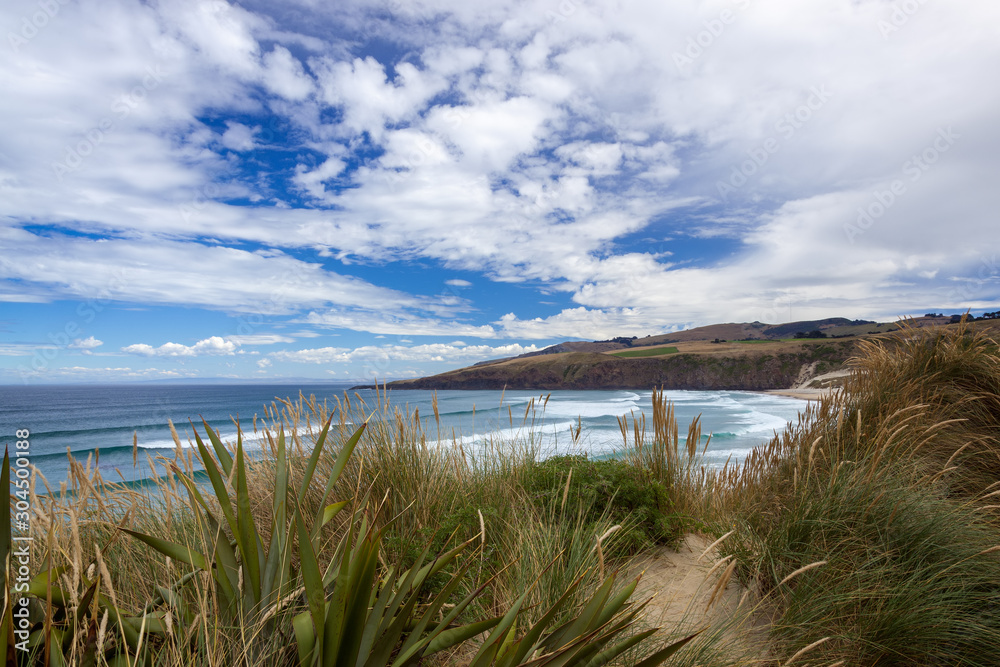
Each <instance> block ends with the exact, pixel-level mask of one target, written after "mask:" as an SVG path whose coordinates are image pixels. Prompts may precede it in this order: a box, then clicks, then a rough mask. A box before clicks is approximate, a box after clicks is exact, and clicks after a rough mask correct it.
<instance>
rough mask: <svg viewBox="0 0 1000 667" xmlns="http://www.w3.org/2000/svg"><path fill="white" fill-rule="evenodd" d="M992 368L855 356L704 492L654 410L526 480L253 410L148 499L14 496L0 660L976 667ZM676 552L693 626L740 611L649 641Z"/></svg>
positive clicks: (496, 446)
mask: <svg viewBox="0 0 1000 667" xmlns="http://www.w3.org/2000/svg"><path fill="white" fill-rule="evenodd" d="M997 349H998V348H997V343H996V340H995V339H994V338H993V337H992V336H991V335H990V333H989V330H985V329H973V328H972V327H970V326H965V325H962V326H958V327H948V328H942V329H936V330H913V329H908V328H904V329H903V330H902V331H900V332H897V333H896V334H895V335H892V336H883V337H879V338H877V339H873V340H872V341H870V342H869V343H867V344H866V345H865V346H864V348H863V349H862V351H861V354H860V355H859V357H858V358H857V359H855V360H853V362H852V364H853V368H854V371H853V374H852V375H851V377H850V378H849V381H848V383H847V384H846V386H845V387H844V389H843V390H841V391H839V392H838V393H837V394H836V395H834V396H832V397H830V398H828V399H826V400H824V401H822V402H820V403H818V404H814V405H812V406H811V407H810V408H809V409H808V410H807V411H806V412H805V413H804V414H803V415H802V416H801V417H800V419H799V421H798V423H796V424H792V425H789V427H788V428H787V429H786V430H785V431H784V432H782V433H781V434H779V435H777V436H776V437H775V438H774V439H773V440H771V441H770V442H768V443H766V444H765V445H762V446H761V447H759V448H757V449H756V450H754V451H753V452H752V453H751V454H750V455H749V456H748V457H747V458H746V459H745V460H744V461H742V462H738V463H737V462H732V461H731V462H729V463H727V464H726V465H725V466H724V467H723V468H721V469H719V468H706V467H705V466H704V465H703V464H702V454H703V452H704V449H705V448H706V447H707V446H708V438H705V437H703V436H702V434H701V427H702V425H701V423H700V421H699V420H695V422H694V423H692V424H691V425H690V426H689V428H688V437H687V439H686V440H682V439H681V438H680V437H679V430H680V429H679V425H678V424H677V422H676V420H675V418H674V415H673V410H672V406H670V404H669V403H668V402H667V401H666V400H665V398H664V395H663V394H662V393H660V392H657V393H656V395H655V396H654V411H653V418H652V420H651V422H650V423H649V424H647V423H646V420H645V419H644V418H642V417H640V418H639V419H638V420H634V419H625V418H624V417H623V419H622V420H621V426H622V434H623V449H622V451H621V453H620V458H619V460H617V461H615V462H613V463H611V464H607V465H604V464H603V462H593V461H588V460H586V459H572V458H568V459H557V460H553V461H550V462H542V461H540V460H539V456H538V447H537V443H536V442H533V441H532V440H531V438H530V437H528V436H526V437H524V438H514V439H512V440H508V441H503V440H500V439H494V440H492V441H491V442H490V443H489V444H488V445H487V447H485V448H484V449H478V450H467V449H466V448H464V447H463V446H462V445H460V444H456V445H454V446H451V445H438V444H431V443H440V442H442V440H446V439H447V436H448V435H450V434H442V433H441V432H440V431H441V429H440V425H439V420H438V419H437V414H436V412H435V415H434V421H430V420H429V419H428V420H426V421H422V420H421V418H420V417H419V416H418V415H415V414H412V415H411V414H409V413H408V412H406V411H403V410H398V409H395V408H391V407H389V405H388V403H387V402H386V401H385V400H384V397H383V396H380V397H379V400H378V402H377V403H376V404H374V405H367V404H365V403H364V401H362V400H361V398H360V397H359V396H358V395H353V396H348V395H346V394H345V395H344V396H343V397H341V398H338V399H336V401H335V404H332V405H331V404H323V403H319V402H317V401H315V399H312V398H305V397H301V396H300V397H299V399H298V400H295V401H292V400H286V401H276V402H275V403H273V404H272V405H271V406H269V407H268V409H267V419H266V420H255V422H254V423H253V424H245V425H244V427H246V429H247V433H246V439H247V440H249V439H250V438H251V437H252V438H254V439H256V440H258V441H260V442H262V443H263V447H262V449H261V450H260V452H259V453H257V454H255V455H254V456H248V455H247V452H246V451H245V447H244V444H245V443H222V442H218V438H217V437H216V436H215V434H214V433H212V432H211V431H210V429H204V428H203V429H202V430H201V433H200V436H199V437H201V438H202V441H201V443H200V446H198V444H199V443H195V444H196V447H195V448H193V449H192V448H182V447H181V444H182V443H180V441H179V438H178V443H177V444H178V449H177V452H176V454H175V455H174V456H173V457H170V458H169V459H160V460H158V461H148V462H147V463H148V465H150V467H151V470H152V472H153V473H154V479H153V482H152V484H153V486H154V487H155V488H154V491H153V492H149V491H148V490H147V491H143V490H141V489H137V488H134V487H132V486H129V485H125V484H120V483H115V482H113V481H109V480H105V479H103V478H102V476H101V474H100V472H99V471H98V470H97V467H96V466H95V465H93V463H94V462H93V461H91V460H88V461H82V462H81V461H71V462H70V476H69V481H68V483H67V484H66V485H64V487H62V488H60V489H47V488H43V487H44V480H43V479H42V478H40V477H35V478H33V479H32V482H31V485H30V488H29V489H28V490H26V493H27V494H28V496H29V500H30V505H31V507H32V512H33V515H32V523H33V529H34V531H35V534H36V536H37V537H38V539H36V540H35V542H33V543H32V544H31V553H30V560H31V563H32V567H33V570H32V576H33V580H32V581H31V586H30V590H29V591H28V593H29V595H28V597H27V600H28V609H29V618H28V620H27V623H28V630H29V636H30V638H29V641H28V645H27V646H26V647H27V648H29V649H30V650H29V651H28V652H24V651H19V650H18V649H16V648H15V645H16V644H17V642H18V640H19V639H20V638H21V635H15V634H14V630H15V629H17V628H19V627H20V625H15V623H18V624H19V623H20V619H18V618H15V616H14V612H15V609H17V607H16V606H15V599H14V596H12V595H8V596H7V597H6V598H5V600H4V607H3V609H4V615H3V621H2V623H3V630H2V631H0V649H2V652H4V653H5V657H6V658H7V659H8V662H10V661H12V660H13V661H15V662H17V664H24V665H27V664H32V665H36V664H37V665H42V664H48V665H61V664H68V665H126V664H128V665H139V664H148V665H167V666H169V665H188V664H193V665H220V664H222V665H234V666H235V665H259V664H274V665H332V664H338V665H340V664H351V665H371V666H372V667H376V666H378V667H381V665H393V664H398V665H400V666H402V665H404V664H435V665H436V664H456V665H476V666H477V667H479V666H482V665H493V664H496V665H517V664H538V665H541V664H573V665H592V666H593V667H597V665H599V664H608V663H611V664H622V665H641V666H642V667H647V666H649V665H652V664H655V663H658V662H662V661H667V662H668V664H671V665H675V666H680V665H685V666H691V667H694V665H701V666H702V667H709V666H716V665H719V666H721V665H733V666H737V665H740V666H742V665H769V666H777V665H785V664H791V665H807V664H809V665H838V664H850V665H983V666H986V665H997V664H1000V512H998V509H1000V444H998V433H1000V361H998V352H997ZM533 408H534V409H537V410H544V400H543V399H540V400H539V401H537V403H535V404H532V405H531V406H529V409H528V410H526V412H525V415H524V417H523V418H524V419H525V420H528V421H530V420H531V419H533V418H534V417H533V416H532V415H533V413H534V410H533ZM508 414H509V416H510V419H511V421H512V422H513V420H514V415H513V413H512V412H511V411H508ZM518 417H520V415H518ZM362 423H365V424H366V426H364V427H360V425H361V424H362ZM251 428H252V434H251V432H250V431H251ZM362 429H363V430H362ZM425 431H431V432H432V433H433V437H428V436H427V434H426V433H425ZM525 432H526V433H527V432H530V430H525ZM598 463H601V465H598ZM200 468H206V469H207V472H198V470H199V469H200ZM5 470H7V469H6V468H5ZM4 474H5V475H6V474H7V473H4ZM7 481H8V483H9V479H8V480H7ZM2 483H3V480H0V484H2ZM22 492H25V491H24V490H22ZM17 499H18V497H17V496H12V500H14V501H15V502H16V500H17ZM6 510H9V507H8V508H6ZM6 510H5V511H3V512H0V513H2V514H3V515H5V516H6V515H8V514H9V512H8V511H6ZM689 530H700V531H702V532H705V533H709V534H711V535H713V536H714V537H710V538H709V541H714V542H715V543H714V544H712V545H711V546H710V547H709V548H708V549H706V550H705V554H703V557H704V558H706V559H707V558H709V557H710V556H709V554H711V553H714V551H718V552H720V556H719V558H720V559H719V560H718V561H716V563H715V564H714V565H712V566H711V567H709V569H711V570H712V577H711V580H707V581H706V583H705V587H706V588H705V590H706V591H707V593H709V594H710V595H707V597H708V598H709V606H711V605H712V604H717V601H718V598H719V596H720V595H721V592H722V590H723V589H724V588H725V587H726V583H729V582H731V581H732V582H738V584H739V586H740V590H741V591H742V593H741V596H740V606H739V609H740V610H742V611H741V612H739V613H737V614H735V615H733V616H731V617H729V618H728V619H722V620H719V621H712V622H711V623H710V624H707V625H706V623H708V622H707V621H693V620H692V621H684V622H682V623H681V624H680V625H679V626H678V627H675V628H665V629H663V630H661V631H659V632H657V631H655V630H654V628H651V627H649V626H648V625H646V624H645V623H644V622H643V621H642V610H643V604H644V603H645V600H643V599H632V597H633V591H634V588H633V584H632V580H631V579H629V578H628V577H626V576H623V575H621V574H616V572H620V571H621V570H622V568H623V567H625V566H627V559H628V557H629V556H630V555H632V554H635V553H637V552H643V551H648V550H650V549H657V548H661V547H662V545H664V544H670V543H672V542H673V541H675V540H676V539H677V538H678V537H679V536H680V535H681V533H682V532H684V531H689ZM4 535H6V536H7V538H4V537H3V536H4ZM9 535H10V533H9V524H7V525H6V526H5V525H3V524H2V523H0V552H2V554H3V555H4V556H5V557H7V556H8V555H10V554H11V551H12V548H13V545H12V543H11V542H10V540H9ZM6 562H7V563H8V567H7V570H6V575H5V579H4V581H5V586H4V588H5V590H9V589H10V587H11V586H12V585H13V584H14V582H15V581H16V573H15V569H14V562H13V561H12V560H11V559H10V558H9V557H7V558H6ZM720 575H721V576H720ZM661 594H662V595H669V594H670V592H669V591H664V592H661ZM11 664H13V663H11Z"/></svg>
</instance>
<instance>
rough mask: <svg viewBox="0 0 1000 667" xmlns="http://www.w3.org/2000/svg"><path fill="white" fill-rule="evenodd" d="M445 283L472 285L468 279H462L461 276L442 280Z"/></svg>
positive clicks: (453, 285)
mask: <svg viewBox="0 0 1000 667" xmlns="http://www.w3.org/2000/svg"><path fill="white" fill-rule="evenodd" d="M444 284H445V285H451V286H452V287H472V283H470V282H469V281H468V280H462V279H461V278H452V279H451V280H446V281H444Z"/></svg>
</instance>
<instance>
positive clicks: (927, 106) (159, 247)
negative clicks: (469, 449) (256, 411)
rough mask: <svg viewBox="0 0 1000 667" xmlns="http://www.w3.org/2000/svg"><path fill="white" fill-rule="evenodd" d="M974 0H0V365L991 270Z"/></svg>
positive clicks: (948, 292)
mask: <svg viewBox="0 0 1000 667" xmlns="http://www.w3.org/2000/svg"><path fill="white" fill-rule="evenodd" d="M998 25H1000V5H998V4H997V3H994V2H987V1H985V0H982V1H970V2H963V3H943V2H930V1H927V0H894V1H892V2H887V1H885V0H853V1H848V0H814V1H813V2H809V3H802V2H797V1H794V0H713V1H710V0H704V1H700V2H696V1H692V0H680V1H678V2H671V3H661V2H643V1H636V2H630V3H616V2H605V1H599V0H587V1H584V0H551V1H542V2H506V1H494V2H483V3H467V2H458V1H457V0H426V1H418V2H405V3H403V2H399V1H398V0H390V1H389V2H356V1H351V0H346V1H343V2H337V3H315V2H311V1H307V0H297V1H288V2H283V3H278V4H277V6H275V3H267V2H257V1H253V2H244V3H242V4H237V3H230V2H225V1H223V0H162V1H159V2H137V1H133V0H100V1H88V0H79V1H78V0H26V1H22V0H14V1H11V2H5V3H3V6H2V7H0V28H2V31H0V32H2V34H3V35H4V40H3V44H0V89H2V90H3V91H4V93H3V95H0V119H2V121H3V124H2V127H3V131H2V132H0V383H20V382H30V383H39V382H77V381H122V380H163V379H178V378H188V377H190V378H195V377H233V378H258V379H273V378H288V377H310V378H324V379H341V380H346V379H350V380H353V379H362V378H370V377H371V376H373V375H374V376H377V377H379V378H390V379H391V378H400V377H412V376H418V375H425V374H429V373H433V372H440V371H443V370H446V369H449V368H456V367H460V366H465V365H468V364H471V363H475V362H478V361H482V360H484V359H490V358H496V357H501V356H510V355H514V354H520V353H523V352H526V351H532V350H536V349H541V348H542V347H544V346H546V345H549V344H552V343H554V342H558V341H560V340H566V339H603V338H609V337H613V336H618V335H640V336H641V335H647V334H656V333H662V332H668V331H672V330H677V329H681V328H687V327H690V326H697V325H703V324H710V323H714V322H725V321H755V320H760V321H765V322H781V321H789V320H798V319H812V318H819V317H832V316H844V317H851V318H869V319H888V318H894V317H898V316H901V315H919V314H923V313H924V312H927V311H929V310H936V311H944V312H949V313H951V312H962V311H965V310H966V309H971V310H972V311H973V312H980V311H983V310H995V309H996V308H997V302H998V300H1000V267H998V264H997V250H998V247H997V246H998V245H1000V244H998V241H1000V233H998V231H997V230H998V225H997V213H996V212H997V211H998V210H1000V188H997V187H996V182H997V177H998V167H997V158H996V156H997V154H998V152H1000V126H998V125H997V123H996V118H997V114H998V111H1000V88H998V87H997V86H996V84H995V72H996V71H997V70H998V69H1000V35H998V29H997V27H996V26H998Z"/></svg>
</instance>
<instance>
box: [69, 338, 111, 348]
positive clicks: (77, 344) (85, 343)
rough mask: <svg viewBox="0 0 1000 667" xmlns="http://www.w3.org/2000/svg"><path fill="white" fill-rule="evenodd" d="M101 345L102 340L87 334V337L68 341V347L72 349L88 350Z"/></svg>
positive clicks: (102, 343)
mask: <svg viewBox="0 0 1000 667" xmlns="http://www.w3.org/2000/svg"><path fill="white" fill-rule="evenodd" d="M101 345H104V341H102V340H97V339H96V338H94V337H93V336H88V337H87V338H76V339H74V340H73V342H72V343H70V345H69V347H70V348H72V349H74V350H84V351H90V350H93V349H94V348H95V347H100V346H101Z"/></svg>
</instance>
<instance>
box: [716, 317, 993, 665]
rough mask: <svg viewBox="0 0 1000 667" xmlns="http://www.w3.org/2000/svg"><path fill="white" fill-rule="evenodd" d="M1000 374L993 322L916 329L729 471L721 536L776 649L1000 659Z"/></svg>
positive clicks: (874, 348)
mask: <svg viewBox="0 0 1000 667" xmlns="http://www.w3.org/2000/svg"><path fill="white" fill-rule="evenodd" d="M998 383H1000V358H998V353H997V345H996V341H995V340H993V339H992V338H990V337H989V336H988V335H987V334H985V333H984V332H982V331H978V332H977V331H973V330H971V329H968V328H964V327H962V328H959V329H957V330H952V331H941V330H922V331H920V330H914V329H908V328H904V329H903V330H902V331H901V332H899V333H898V334H897V335H895V336H894V337H892V338H889V339H886V340H882V341H872V342H869V343H866V345H865V347H864V349H863V350H862V354H861V356H860V357H859V358H858V359H857V360H856V361H855V364H854V372H853V374H852V375H851V377H850V379H849V381H848V383H847V386H846V387H845V389H844V390H843V392H842V393H840V394H839V395H838V396H836V397H835V398H833V399H831V400H827V401H824V402H823V403H822V404H820V405H818V406H816V407H814V408H813V409H812V410H810V411H809V412H808V413H807V414H806V415H805V416H804V417H803V418H802V419H801V421H800V423H799V424H798V425H797V426H795V427H792V428H789V429H788V430H786V432H785V433H783V434H781V435H780V436H778V437H776V438H775V439H774V440H773V441H772V442H771V443H769V445H768V446H766V447H763V448H761V449H759V450H758V451H757V452H756V453H755V455H754V456H752V457H750V459H749V460H748V461H747V462H746V463H745V464H744V466H743V468H742V469H741V470H740V471H739V472H738V473H730V474H729V476H728V477H727V478H726V479H725V480H720V481H721V482H723V483H724V484H723V485H725V486H726V492H725V493H722V494H720V495H719V496H718V497H717V498H716V499H715V502H716V503H717V504H716V505H715V507H714V509H713V513H714V516H715V517H716V521H718V523H719V524H720V526H725V527H727V528H732V527H735V530H733V532H732V534H731V535H730V536H729V537H728V538H727V539H726V540H725V541H724V542H723V544H722V548H723V550H724V552H725V553H728V554H729V555H732V556H734V557H735V559H736V562H737V563H738V568H737V573H738V576H739V577H740V578H741V580H743V581H745V582H747V583H748V584H751V585H753V586H755V587H756V589H757V591H758V592H759V593H760V594H761V595H762V596H763V599H764V600H765V601H766V603H767V604H769V605H772V606H773V607H774V609H775V610H776V611H775V616H776V621H775V623H774V626H773V634H774V637H775V639H776V641H777V646H778V647H779V648H778V649H777V650H779V651H781V652H784V653H786V654H791V653H793V652H795V651H797V650H799V649H802V648H804V647H806V646H812V645H814V648H812V649H811V650H810V651H809V656H808V659H809V661H811V662H813V663H817V661H818V664H830V663H833V662H835V661H837V660H843V661H845V664H864V665H875V664H878V665H914V664H919V665H929V664H948V665H984V666H985V665H996V664H1000V547H998V545H1000V518H998V516H1000V515H998V513H997V509H998V504H997V503H996V496H997V487H998V485H1000V441H998V434H1000V429H998V427H1000V395H998V390H1000V384H998ZM720 530H721V528H720ZM727 532H728V531H727Z"/></svg>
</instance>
